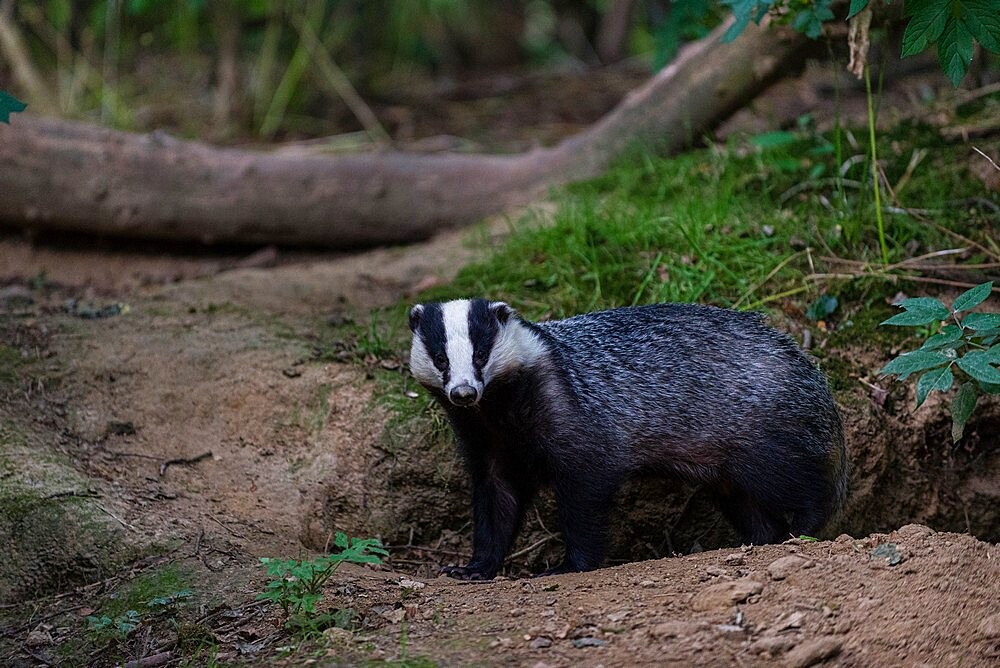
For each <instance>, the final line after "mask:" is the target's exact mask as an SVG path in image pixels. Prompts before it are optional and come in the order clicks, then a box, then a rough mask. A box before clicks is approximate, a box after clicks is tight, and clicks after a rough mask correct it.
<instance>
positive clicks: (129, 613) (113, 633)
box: [87, 610, 140, 641]
mask: <svg viewBox="0 0 1000 668" xmlns="http://www.w3.org/2000/svg"><path fill="white" fill-rule="evenodd" d="M139 622H140V619H139V613H138V611H136V610H126V611H125V612H124V613H122V614H120V615H118V616H116V617H114V618H112V617H110V616H108V615H100V616H99V617H98V616H95V615H90V616H88V617H87V628H88V629H89V630H90V631H92V632H93V633H94V634H95V635H96V636H98V637H106V638H110V639H111V640H118V641H122V640H125V638H127V637H128V635H129V634H130V633H132V631H135V630H136V628H138V626H139Z"/></svg>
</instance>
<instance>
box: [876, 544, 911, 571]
mask: <svg viewBox="0 0 1000 668" xmlns="http://www.w3.org/2000/svg"><path fill="white" fill-rule="evenodd" d="M870 555H871V558H872V559H873V560H879V561H885V563H887V564H888V565H890V566H898V565H899V564H901V563H903V555H902V554H901V553H900V551H899V548H898V547H897V546H896V544H895V543H882V544H881V545H879V546H877V547H876V548H875V549H873V550H872V551H871V553H870Z"/></svg>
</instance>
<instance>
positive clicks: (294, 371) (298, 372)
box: [281, 366, 302, 378]
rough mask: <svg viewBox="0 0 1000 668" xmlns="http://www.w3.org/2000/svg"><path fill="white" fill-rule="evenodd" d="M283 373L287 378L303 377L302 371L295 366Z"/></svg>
mask: <svg viewBox="0 0 1000 668" xmlns="http://www.w3.org/2000/svg"><path fill="white" fill-rule="evenodd" d="M281 373H282V374H284V376H285V378H298V377H299V376H301V375H302V369H297V368H296V367H294V366H290V367H286V368H284V369H282V370H281Z"/></svg>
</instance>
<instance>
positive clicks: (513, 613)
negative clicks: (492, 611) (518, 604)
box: [507, 608, 524, 617]
mask: <svg viewBox="0 0 1000 668" xmlns="http://www.w3.org/2000/svg"><path fill="white" fill-rule="evenodd" d="M507 614H509V615H510V616H511V617H520V616H521V615H523V614H524V608H511V609H510V612H508V613H507Z"/></svg>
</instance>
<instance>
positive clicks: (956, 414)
mask: <svg viewBox="0 0 1000 668" xmlns="http://www.w3.org/2000/svg"><path fill="white" fill-rule="evenodd" d="M978 400H979V389H978V388H977V387H976V384H975V383H973V382H968V383H962V386H961V387H959V388H958V392H956V393H955V398H954V399H953V400H952V402H951V440H952V441H954V442H956V443H957V442H958V441H959V439H961V438H962V434H964V433H965V424H966V423H967V422H968V421H969V417H970V416H971V415H972V411H973V410H975V408H976V402H977V401H978Z"/></svg>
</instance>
